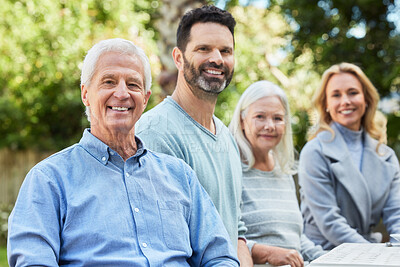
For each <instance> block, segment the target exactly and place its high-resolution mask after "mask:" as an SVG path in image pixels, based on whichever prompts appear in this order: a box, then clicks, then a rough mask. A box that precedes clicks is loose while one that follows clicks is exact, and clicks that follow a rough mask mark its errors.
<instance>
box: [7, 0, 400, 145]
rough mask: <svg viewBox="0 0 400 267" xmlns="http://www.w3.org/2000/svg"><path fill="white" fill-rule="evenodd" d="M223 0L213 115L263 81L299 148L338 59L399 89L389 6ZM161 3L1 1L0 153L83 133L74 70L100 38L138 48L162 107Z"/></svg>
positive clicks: (64, 141) (394, 118) (395, 139)
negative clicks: (279, 98) (230, 29)
mask: <svg viewBox="0 0 400 267" xmlns="http://www.w3.org/2000/svg"><path fill="white" fill-rule="evenodd" d="M193 2H195V1H193ZM208 2H210V3H215V1H211V0H210V1H208ZM219 2H221V1H219ZM225 2H226V8H227V9H228V10H229V11H230V12H231V13H232V14H233V15H234V17H235V18H236V20H237V27H236V31H235V40H236V47H235V58H236V64H235V75H234V78H233V80H232V83H231V85H230V86H229V87H228V88H227V89H226V90H225V91H224V92H223V93H221V95H220V97H219V99H218V104H217V106H216V111H215V113H216V115H217V116H218V117H220V118H221V119H222V120H223V121H224V122H225V123H226V124H228V123H229V122H230V119H231V115H232V112H233V109H234V107H235V105H236V103H237V101H238V99H239V97H240V95H241V93H242V92H243V91H244V90H245V89H246V88H247V87H248V86H249V85H250V84H251V83H253V82H255V81H258V80H263V79H266V80H270V81H272V82H275V83H277V84H279V85H280V86H281V87H282V88H283V89H284V90H285V91H286V93H287V95H288V97H289V101H290V104H291V109H292V117H293V138H294V143H295V145H296V148H297V150H300V149H301V148H302V146H303V145H304V143H305V142H306V138H305V136H306V131H307V129H308V127H309V125H310V123H311V122H312V121H313V115H312V112H311V110H312V106H311V102H310V99H311V97H312V95H313V92H314V90H315V88H316V87H317V86H318V83H319V78H320V75H321V74H322V72H323V71H324V70H325V69H326V68H327V67H329V66H330V65H332V64H334V63H337V62H340V61H349V62H354V63H357V64H359V65H360V66H361V67H362V68H363V69H364V70H365V72H366V73H367V75H368V76H369V77H370V78H371V80H372V81H373V82H374V84H375V85H376V87H377V88H378V90H379V92H380V94H381V96H384V95H387V94H388V93H389V92H399V84H400V77H399V72H400V64H399V62H400V48H399V38H400V34H399V33H398V32H396V30H395V28H394V24H393V23H392V22H388V20H387V15H388V14H389V13H390V12H391V10H393V8H392V6H393V1H389V0H383V1H371V0H363V1H347V2H346V1H331V0H320V1H305V0H301V1H299V0H271V1H270V5H269V6H268V8H256V7H254V6H251V3H252V1H251V0H248V1H247V3H248V4H249V6H242V5H243V3H242V2H240V3H241V4H242V5H239V1H238V0H230V1H225ZM166 3H167V1H161V0H117V1H112V0H104V1H103V0H81V1H67V0H60V1H46V0H19V1H15V0H4V1H2V5H1V9H0V35H1V36H2V38H0V85H1V86H0V136H2V138H1V139H0V147H10V148H14V149H26V148H28V147H29V148H34V149H35V148H36V149H40V150H59V149H61V148H63V147H66V146H68V145H70V144H72V143H75V142H77V141H78V140H79V138H80V136H81V134H82V130H83V128H85V127H88V123H87V121H86V118H85V117H84V107H83V105H82V103H81V99H80V89H79V84H80V66H81V63H82V60H83V58H84V55H85V53H86V51H87V50H88V49H89V48H90V47H91V46H92V45H93V44H95V43H97V42H98V41H99V40H102V39H106V38H114V37H121V38H126V39H130V40H133V41H134V42H135V43H136V44H138V45H139V46H140V47H142V48H143V49H144V50H145V51H146V53H147V55H149V58H150V61H151V65H152V72H153V78H154V79H153V81H154V83H153V87H152V91H153V95H152V97H151V98H150V103H149V105H148V109H149V108H152V107H153V106H154V105H156V104H157V103H158V102H159V101H161V99H162V97H163V96H162V95H161V93H160V92H161V90H160V86H159V85H158V84H157V82H156V81H157V77H158V75H159V73H160V72H161V70H162V66H161V63H160V60H159V56H160V55H159V53H160V52H159V49H158V47H157V42H162V40H163V36H162V34H163V33H160V32H158V30H157V27H156V22H158V23H159V22H160V20H161V22H162V19H163V16H165V15H171V14H161V13H160V7H161V6H162V5H163V4H166ZM177 14H179V13H177ZM363 25H364V30H365V34H364V35H363V36H362V35H357V34H356V32H354V29H356V28H357V27H358V28H359V27H361V30H362V28H363ZM352 29H353V30H352ZM350 33H352V34H353V35H352V34H350ZM355 35H357V37H355ZM164 56H165V55H164ZM399 117H400V116H399V113H398V112H397V113H393V114H391V115H389V118H388V119H389V123H388V135H389V136H388V140H389V144H390V145H391V146H393V147H399V146H400V145H399V144H400V139H399V134H398V133H399V132H400V129H399V127H400V123H399V120H400V119H399ZM398 151H400V148H399V150H398Z"/></svg>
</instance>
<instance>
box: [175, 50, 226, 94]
mask: <svg viewBox="0 0 400 267" xmlns="http://www.w3.org/2000/svg"><path fill="white" fill-rule="evenodd" d="M183 61H184V64H185V65H184V66H185V67H184V70H183V76H184V77H185V80H186V82H187V83H188V84H189V85H190V87H191V89H192V91H193V93H194V94H196V95H198V92H195V90H197V89H200V90H201V91H203V92H205V93H207V94H210V95H218V94H219V93H221V92H222V91H223V90H224V89H225V88H226V87H227V86H228V85H229V83H230V82H231V80H232V76H233V69H232V72H229V69H228V67H227V66H224V65H222V64H221V65H217V64H216V63H214V62H211V63H210V62H207V63H203V64H201V65H200V66H199V68H198V69H196V68H195V67H194V66H193V65H192V64H190V63H189V61H187V60H186V57H185V56H183ZM206 68H214V69H218V70H220V71H222V72H223V74H224V76H225V77H224V78H223V79H220V78H213V77H207V76H205V75H203V70H204V69H206Z"/></svg>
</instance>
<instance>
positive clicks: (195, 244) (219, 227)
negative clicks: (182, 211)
mask: <svg viewBox="0 0 400 267" xmlns="http://www.w3.org/2000/svg"><path fill="white" fill-rule="evenodd" d="M186 173H187V176H188V179H189V183H190V191H191V201H192V206H191V209H190V220H189V228H190V241H191V244H192V249H193V254H192V257H191V258H190V259H189V264H190V265H191V266H239V260H238V259H237V256H236V251H235V250H234V248H233V246H232V243H231V241H230V238H229V235H228V232H227V231H226V229H225V227H224V225H223V223H222V220H221V218H220V216H219V214H218V212H217V209H216V208H215V206H214V204H213V203H212V201H211V199H210V197H209V196H208V194H207V193H206V191H205V190H204V188H203V187H202V186H201V184H200V182H199V181H198V180H197V177H196V174H195V173H194V171H193V170H191V169H190V168H189V167H187V171H186Z"/></svg>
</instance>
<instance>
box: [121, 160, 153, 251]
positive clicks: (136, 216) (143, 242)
mask: <svg viewBox="0 0 400 267" xmlns="http://www.w3.org/2000/svg"><path fill="white" fill-rule="evenodd" d="M135 168H140V167H139V163H138V159H137V158H136V157H135V158H131V159H128V160H127V161H126V162H125V165H124V176H125V184H126V188H127V190H128V196H129V204H130V207H131V210H132V216H133V220H134V221H135V225H136V232H137V239H138V244H139V246H140V248H141V249H142V252H143V254H145V255H146V250H148V249H149V244H150V243H149V241H148V234H147V231H148V229H147V224H146V220H145V216H144V214H143V209H142V200H141V199H140V198H139V196H140V195H141V193H140V192H139V190H140V187H138V186H137V184H136V182H135V181H134V179H135V177H134V175H133V173H134V169H135ZM146 257H147V256H146ZM147 258H148V257H147Z"/></svg>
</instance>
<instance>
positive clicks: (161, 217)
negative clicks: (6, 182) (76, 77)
mask: <svg viewBox="0 0 400 267" xmlns="http://www.w3.org/2000/svg"><path fill="white" fill-rule="evenodd" d="M136 141H137V144H138V150H137V152H136V154H135V155H134V156H132V157H130V158H129V159H128V160H126V162H124V160H123V159H122V158H121V157H120V156H119V155H118V154H117V153H116V152H115V151H113V150H112V149H111V148H110V147H108V146H107V145H106V144H104V143H103V142H101V141H100V140H99V139H97V138H96V137H94V136H93V135H92V134H91V133H90V131H89V130H85V131H84V134H83V137H82V139H81V141H80V142H79V144H75V145H73V146H71V147H69V148H67V149H64V150H62V151H60V152H58V153H56V154H54V155H52V156H50V157H49V158H47V159H45V160H43V161H42V162H40V163H39V164H37V165H36V166H35V167H34V168H33V169H32V170H31V171H30V172H29V173H28V175H27V176H26V178H25V181H24V183H23V184H22V186H21V189H20V193H19V195H18V199H17V202H16V204H15V207H14V210H13V211H12V213H11V215H10V218H9V232H8V244H7V246H8V248H7V249H8V260H9V264H10V266H31V265H40V266H58V265H63V266H238V260H237V258H236V253H235V251H234V249H233V247H232V244H231V243H230V241H229V236H228V234H227V232H226V230H225V228H224V226H223V224H222V221H221V219H220V217H219V215H218V213H217V211H216V209H215V207H214V205H213V204H212V202H211V200H210V198H209V197H208V195H207V193H206V192H205V190H204V189H203V188H202V186H201V185H200V184H199V182H198V180H197V178H196V176H195V174H194V172H193V171H192V170H191V169H190V167H189V166H188V165H186V164H185V163H184V162H183V161H181V160H179V159H176V158H174V157H171V156H167V155H164V154H156V153H153V152H151V151H149V150H146V149H145V148H144V147H143V145H142V142H141V141H140V140H139V139H136Z"/></svg>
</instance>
